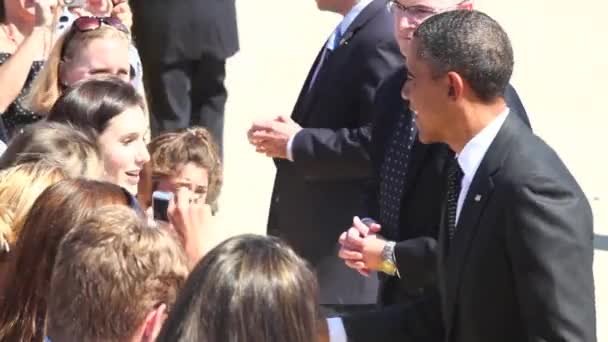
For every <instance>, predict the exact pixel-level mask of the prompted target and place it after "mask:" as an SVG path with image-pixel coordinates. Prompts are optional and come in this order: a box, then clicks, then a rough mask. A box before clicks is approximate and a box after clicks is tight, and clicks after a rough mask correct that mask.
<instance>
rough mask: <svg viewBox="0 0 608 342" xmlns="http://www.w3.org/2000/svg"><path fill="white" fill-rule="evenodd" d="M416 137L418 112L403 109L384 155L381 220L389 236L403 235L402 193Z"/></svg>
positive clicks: (381, 169) (381, 174)
mask: <svg viewBox="0 0 608 342" xmlns="http://www.w3.org/2000/svg"><path fill="white" fill-rule="evenodd" d="M415 139H416V128H415V121H414V116H413V115H411V113H407V114H406V113H402V114H401V115H399V119H398V121H397V128H396V129H395V131H394V132H393V135H392V137H391V140H389V142H388V146H387V149H386V152H385V155H384V162H383V163H382V166H381V168H380V189H379V196H378V199H379V201H380V224H381V225H382V232H383V234H382V235H383V236H384V237H385V238H387V239H391V240H398V239H399V217H400V211H401V197H402V196H403V191H404V186H405V180H406V177H407V172H408V162H409V158H410V152H411V150H412V146H413V145H414V140H415Z"/></svg>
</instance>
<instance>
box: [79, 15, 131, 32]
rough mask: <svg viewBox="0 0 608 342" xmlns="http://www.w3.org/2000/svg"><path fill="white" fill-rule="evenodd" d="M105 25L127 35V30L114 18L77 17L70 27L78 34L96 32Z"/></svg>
mask: <svg viewBox="0 0 608 342" xmlns="http://www.w3.org/2000/svg"><path fill="white" fill-rule="evenodd" d="M103 24H106V25H108V26H111V27H113V28H115V29H117V30H119V31H122V32H124V33H127V34H128V33H129V29H128V28H127V26H125V24H123V23H122V21H120V19H118V18H114V17H78V18H76V20H74V24H72V27H74V28H76V29H77V30H78V31H80V32H86V31H92V30H97V29H98V28H100V27H101V25H103Z"/></svg>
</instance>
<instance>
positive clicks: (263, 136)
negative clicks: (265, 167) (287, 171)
mask: <svg viewBox="0 0 608 342" xmlns="http://www.w3.org/2000/svg"><path fill="white" fill-rule="evenodd" d="M301 129H302V127H301V126H300V125H298V123H296V122H295V121H293V120H292V119H291V118H290V117H288V116H283V115H281V116H278V117H276V118H275V119H273V120H261V121H254V122H253V123H252V124H251V128H249V130H248V131H247V139H248V140H249V143H250V144H251V145H253V146H254V147H255V151H256V152H258V153H263V154H265V155H266V156H268V157H271V158H282V159H288V158H287V156H288V155H287V143H288V142H289V140H290V139H291V138H292V137H293V136H295V135H296V134H297V133H298V132H299V131H300V130H301Z"/></svg>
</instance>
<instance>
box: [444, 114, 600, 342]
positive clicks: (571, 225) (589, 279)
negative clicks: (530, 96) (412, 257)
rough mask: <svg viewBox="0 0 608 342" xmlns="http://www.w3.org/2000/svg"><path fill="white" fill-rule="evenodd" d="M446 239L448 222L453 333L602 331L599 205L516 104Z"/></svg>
mask: <svg viewBox="0 0 608 342" xmlns="http://www.w3.org/2000/svg"><path fill="white" fill-rule="evenodd" d="M442 217H443V215H442ZM442 226H443V223H442ZM446 239H447V238H446V229H443V228H442V229H441V230H440V236H439V240H438V241H439V244H438V259H439V260H438V267H439V272H438V275H439V278H440V281H439V284H440V288H441V294H442V312H443V315H444V324H445V329H446V333H447V335H446V341H459V342H477V341H479V342H482V341H483V342H485V341H496V342H500V341H505V342H507V341H508V342H511V341H538V342H541V341H586V342H589V341H595V340H596V334H595V300H594V285H593V270H592V264H593V242H592V240H593V218H592V213H591V208H590V206H589V203H588V201H587V199H586V197H585V195H584V193H583V191H582V190H581V188H580V187H579V185H578V184H577V182H576V180H575V179H574V178H573V177H572V175H571V174H570V172H569V171H568V169H567V168H566V166H565V165H564V164H563V162H562V161H561V160H560V158H559V157H558V156H557V154H556V153H555V152H554V151H553V150H552V149H551V148H550V147H549V146H548V145H547V144H546V143H545V142H544V141H542V140H541V139H540V138H538V137H537V136H535V135H534V134H532V132H530V130H528V129H526V127H525V126H524V124H523V123H522V122H521V120H519V119H518V118H517V116H516V115H513V113H511V114H510V115H509V116H508V117H507V119H506V121H505V123H504V125H503V126H502V128H501V130H500V131H499V133H498V135H497V136H496V138H495V139H494V141H493V143H492V144H491V146H490V148H489V150H488V151H487V153H486V155H485V157H484V158H483V160H482V162H481V164H480V166H479V169H478V170H477V173H476V174H475V176H474V178H473V181H472V183H471V186H470V189H469V191H468V193H467V195H466V198H465V202H464V205H463V208H462V211H461V212H460V217H459V220H458V224H457V230H456V234H455V236H454V239H453V240H452V241H451V242H450V246H449V250H448V241H447V240H446Z"/></svg>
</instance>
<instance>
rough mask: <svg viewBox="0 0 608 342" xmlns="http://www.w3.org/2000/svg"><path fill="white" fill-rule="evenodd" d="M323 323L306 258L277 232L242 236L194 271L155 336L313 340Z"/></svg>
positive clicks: (206, 340)
mask: <svg viewBox="0 0 608 342" xmlns="http://www.w3.org/2000/svg"><path fill="white" fill-rule="evenodd" d="M324 322H325V321H324V319H322V317H321V313H320V309H319V289H318V285H317V280H316V276H315V274H314V273H313V272H312V271H311V270H310V269H309V268H308V267H307V265H306V263H305V262H304V261H303V260H302V259H300V257H298V256H297V255H296V253H295V252H294V251H292V250H291V249H290V248H289V247H287V245H285V244H284V243H283V242H281V241H280V240H279V239H277V238H275V237H267V236H257V235H241V236H237V237H233V238H231V239H228V240H226V241H224V242H223V243H221V244H220V245H219V246H217V247H216V248H214V249H213V250H211V252H209V253H208V254H207V255H205V257H204V258H203V259H202V261H201V262H200V263H199V264H198V265H197V266H196V267H195V268H194V270H193V271H192V273H190V276H189V277H188V280H187V281H186V285H184V288H183V289H182V290H181V292H180V294H179V296H178V299H177V302H176V304H175V307H174V310H173V313H172V314H170V315H169V319H168V320H167V321H166V322H165V324H164V327H163V330H162V332H161V334H160V336H159V338H158V339H157V341H159V342H165V341H171V342H180V341H199V342H215V341H231V342H245V341H247V342H284V341H289V342H314V341H319V339H320V337H322V336H323V334H322V332H323V331H324V329H325V327H326V326H325V325H324Z"/></svg>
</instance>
